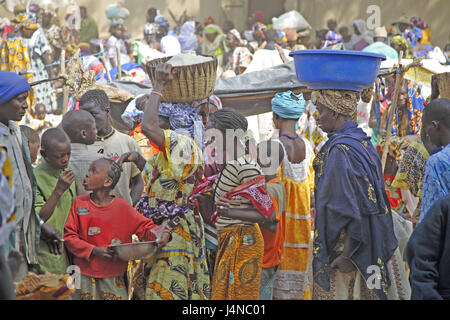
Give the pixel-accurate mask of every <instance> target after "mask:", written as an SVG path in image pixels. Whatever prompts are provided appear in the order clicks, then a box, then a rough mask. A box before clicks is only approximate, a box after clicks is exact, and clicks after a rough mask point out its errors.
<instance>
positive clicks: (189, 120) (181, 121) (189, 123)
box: [158, 102, 205, 149]
mask: <svg viewBox="0 0 450 320" xmlns="http://www.w3.org/2000/svg"><path fill="white" fill-rule="evenodd" d="M158 114H159V115H160V116H162V117H166V118H169V123H170V127H171V129H172V130H175V131H178V132H180V133H183V132H184V133H188V134H189V136H190V137H191V138H193V139H194V140H195V142H197V144H198V145H199V146H201V147H202V149H203V146H204V144H203V136H204V134H205V128H204V127H203V120H202V117H201V116H200V115H198V114H197V112H196V111H195V108H194V107H192V106H191V105H190V104H188V103H178V104H177V103H169V102H161V103H160V105H159V111H158Z"/></svg>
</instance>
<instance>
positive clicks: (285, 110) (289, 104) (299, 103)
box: [272, 91, 305, 119]
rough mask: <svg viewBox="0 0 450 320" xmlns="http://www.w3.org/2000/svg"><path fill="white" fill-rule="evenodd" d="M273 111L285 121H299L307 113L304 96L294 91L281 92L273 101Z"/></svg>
mask: <svg viewBox="0 0 450 320" xmlns="http://www.w3.org/2000/svg"><path fill="white" fill-rule="evenodd" d="M272 111H273V112H274V113H276V114H277V115H278V116H280V117H281V118H283V119H299V118H300V117H301V116H302V114H303V112H305V99H304V98H303V94H302V93H300V94H299V95H295V94H294V93H293V92H292V91H286V92H280V93H277V94H276V95H275V97H274V98H273V99H272Z"/></svg>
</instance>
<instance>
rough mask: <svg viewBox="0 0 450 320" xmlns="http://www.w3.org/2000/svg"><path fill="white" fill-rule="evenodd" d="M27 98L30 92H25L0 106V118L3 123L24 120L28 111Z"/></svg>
mask: <svg viewBox="0 0 450 320" xmlns="http://www.w3.org/2000/svg"><path fill="white" fill-rule="evenodd" d="M27 97H28V92H24V93H21V94H19V95H18V96H16V97H14V98H12V99H11V100H9V101H7V102H5V103H3V104H2V105H0V118H1V120H2V122H4V123H5V122H8V121H9V120H12V121H20V120H22V118H23V116H24V115H25V113H26V111H27V109H28V104H27Z"/></svg>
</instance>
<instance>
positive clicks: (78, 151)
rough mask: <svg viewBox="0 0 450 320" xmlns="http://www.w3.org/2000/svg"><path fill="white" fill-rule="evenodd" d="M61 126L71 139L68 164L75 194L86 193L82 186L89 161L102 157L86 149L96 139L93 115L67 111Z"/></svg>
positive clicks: (80, 111)
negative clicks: (72, 177) (73, 180)
mask: <svg viewBox="0 0 450 320" xmlns="http://www.w3.org/2000/svg"><path fill="white" fill-rule="evenodd" d="M61 126H62V129H63V130H64V131H65V132H66V133H67V135H68V136H69V138H70V141H71V149H72V154H71V157H70V161H69V166H70V168H71V169H72V171H73V173H74V176H75V187H76V195H77V196H79V195H83V194H88V192H87V191H86V190H85V189H84V187H83V180H84V177H85V176H86V173H87V172H88V170H89V166H90V165H91V163H92V162H94V161H95V160H97V159H100V158H102V156H101V155H100V154H97V153H95V152H92V151H90V150H88V145H92V144H93V143H94V142H95V139H97V128H96V127H95V120H94V117H93V116H92V115H91V114H90V113H89V112H87V111H84V110H73V111H69V112H68V113H66V114H65V115H64V117H63V120H62V122H61Z"/></svg>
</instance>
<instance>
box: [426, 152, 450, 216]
mask: <svg viewBox="0 0 450 320" xmlns="http://www.w3.org/2000/svg"><path fill="white" fill-rule="evenodd" d="M422 190H423V191H422V209H421V210H420V218H419V223H420V222H421V221H422V220H423V218H425V216H426V215H427V213H428V210H430V208H431V206H432V205H433V204H434V203H435V202H436V201H438V200H440V199H443V198H444V197H445V196H446V195H448V194H449V193H450V144H449V145H447V146H446V147H445V148H444V149H443V150H442V151H440V152H438V153H436V154H434V155H432V156H431V157H430V158H428V160H427V164H426V166H425V176H424V178H423V185H422Z"/></svg>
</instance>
